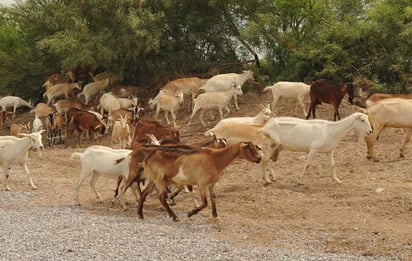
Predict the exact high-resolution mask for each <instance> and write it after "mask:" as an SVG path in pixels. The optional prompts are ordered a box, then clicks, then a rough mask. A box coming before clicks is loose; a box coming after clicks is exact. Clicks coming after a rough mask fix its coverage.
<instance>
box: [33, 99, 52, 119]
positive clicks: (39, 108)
mask: <svg viewBox="0 0 412 261" xmlns="http://www.w3.org/2000/svg"><path fill="white" fill-rule="evenodd" d="M55 111H56V109H55V108H53V107H51V106H50V105H47V104H45V103H43V102H39V103H37V104H36V107H34V109H32V110H31V111H30V113H34V114H35V115H37V116H38V117H47V115H49V114H50V113H53V112H55Z"/></svg>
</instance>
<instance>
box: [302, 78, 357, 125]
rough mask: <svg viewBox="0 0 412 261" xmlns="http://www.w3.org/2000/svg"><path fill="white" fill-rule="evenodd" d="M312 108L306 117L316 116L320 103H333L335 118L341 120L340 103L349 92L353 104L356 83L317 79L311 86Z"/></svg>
mask: <svg viewBox="0 0 412 261" xmlns="http://www.w3.org/2000/svg"><path fill="white" fill-rule="evenodd" d="M309 93H310V100H311V104H310V108H309V112H308V114H307V115H306V119H309V118H310V115H311V114H312V116H313V118H316V116H315V109H316V106H317V105H318V104H321V103H322V102H324V103H329V104H332V105H333V108H334V114H333V120H334V121H336V118H337V119H338V120H340V114H339V111H338V108H339V105H340V103H341V102H342V99H343V97H344V96H345V94H346V93H347V94H348V95H349V102H350V103H351V104H353V98H355V91H354V85H353V84H352V83H343V84H342V83H338V82H333V81H328V80H316V81H314V82H313V83H312V85H311V86H310V92H309Z"/></svg>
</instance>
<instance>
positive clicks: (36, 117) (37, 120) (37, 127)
mask: <svg viewBox="0 0 412 261" xmlns="http://www.w3.org/2000/svg"><path fill="white" fill-rule="evenodd" d="M41 129H43V122H42V121H41V120H40V118H39V115H37V113H36V114H35V115H34V120H33V128H32V132H38V131H39V130H41Z"/></svg>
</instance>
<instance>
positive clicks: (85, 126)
mask: <svg viewBox="0 0 412 261" xmlns="http://www.w3.org/2000/svg"><path fill="white" fill-rule="evenodd" d="M70 110H75V108H71V109H70ZM70 110H69V111H70ZM69 111H68V112H67V115H69ZM71 113H72V112H71ZM75 130H77V132H78V134H77V140H78V143H79V147H81V136H82V133H83V131H87V133H88V135H89V142H90V144H91V143H92V139H93V134H94V132H97V131H99V130H100V133H101V136H102V137H103V135H104V133H105V131H106V126H105V125H104V124H103V123H102V121H101V120H100V119H99V118H98V117H97V116H96V115H95V114H93V113H90V112H87V111H74V112H73V115H72V116H71V118H70V121H69V124H68V127H67V130H66V145H65V148H67V146H69V143H70V138H71V135H72V134H73V132H74V131H75Z"/></svg>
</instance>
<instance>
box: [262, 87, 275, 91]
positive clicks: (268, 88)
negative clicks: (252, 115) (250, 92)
mask: <svg viewBox="0 0 412 261" xmlns="http://www.w3.org/2000/svg"><path fill="white" fill-rule="evenodd" d="M272 87H273V86H267V87H265V89H263V91H264V92H266V91H267V90H272Z"/></svg>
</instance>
